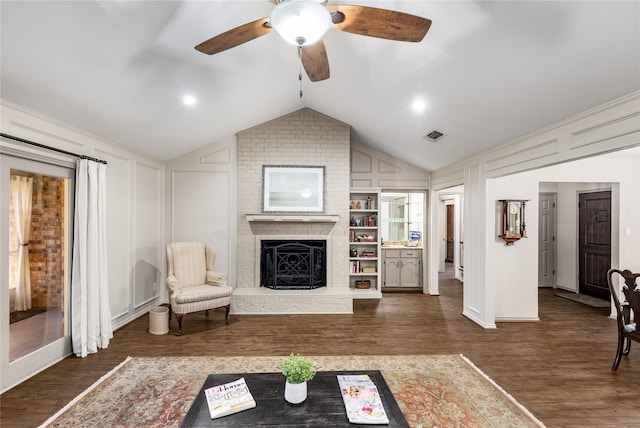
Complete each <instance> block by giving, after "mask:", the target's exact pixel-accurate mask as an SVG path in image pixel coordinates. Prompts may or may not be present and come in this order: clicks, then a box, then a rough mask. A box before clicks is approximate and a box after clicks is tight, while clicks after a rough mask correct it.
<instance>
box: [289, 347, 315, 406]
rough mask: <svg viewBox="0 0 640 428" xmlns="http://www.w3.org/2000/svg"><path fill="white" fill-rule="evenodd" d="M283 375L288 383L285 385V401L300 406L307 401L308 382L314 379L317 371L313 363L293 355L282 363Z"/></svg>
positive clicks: (298, 355)
mask: <svg viewBox="0 0 640 428" xmlns="http://www.w3.org/2000/svg"><path fill="white" fill-rule="evenodd" d="M282 374H283V375H284V376H285V377H286V379H287V381H286V383H285V385H284V399H285V400H287V401H288V402H289V403H291V404H299V403H302V402H303V401H304V400H306V399H307V381H309V380H311V379H313V376H314V375H315V374H316V370H315V368H314V367H313V361H311V360H310V359H308V358H304V357H301V356H300V354H296V355H294V354H293V353H291V355H289V356H288V357H287V358H285V359H284V360H283V361H282Z"/></svg>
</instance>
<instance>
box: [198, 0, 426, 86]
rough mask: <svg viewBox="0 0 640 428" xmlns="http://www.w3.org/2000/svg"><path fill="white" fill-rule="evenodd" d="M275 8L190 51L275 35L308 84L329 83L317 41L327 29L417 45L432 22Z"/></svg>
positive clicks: (304, 4) (314, 1)
mask: <svg viewBox="0 0 640 428" xmlns="http://www.w3.org/2000/svg"><path fill="white" fill-rule="evenodd" d="M269 1H270V2H271V3H274V4H275V5H276V6H275V7H274V8H273V11H272V12H271V15H270V16H268V17H265V18H261V19H257V20H255V21H253V22H249V23H246V24H244V25H241V26H239V27H235V28H232V29H231V30H229V31H226V32H224V33H222V34H219V35H217V36H215V37H212V38H210V39H209V40H206V41H204V42H202V43H200V44H199V45H197V46H196V47H195V48H196V49H197V50H198V51H200V52H202V53H205V54H208V55H213V54H217V53H219V52H222V51H225V50H227V49H231V48H233V47H236V46H238V45H241V44H243V43H246V42H248V41H251V40H253V39H257V38H258V37H261V36H264V35H265V34H268V33H270V32H271V31H272V30H275V31H276V32H277V33H278V34H279V35H280V36H282V38H284V39H285V40H286V41H288V42H290V43H292V44H294V45H296V46H297V47H298V55H299V56H300V60H301V62H302V65H303V66H304V69H305V71H306V72H307V75H308V76H309V80H311V81H312V82H318V81H321V80H326V79H328V78H329V75H330V73H329V59H328V58H327V51H326V49H325V46H324V42H323V41H322V36H323V35H324V34H325V33H326V32H327V31H328V30H329V28H334V29H336V30H341V31H346V32H348V33H353V34H360V35H362V36H370V37H377V38H381V39H388V40H397V41H403V42H419V41H421V40H422V39H423V38H424V36H425V35H426V34H427V31H429V27H430V26H431V20H429V19H426V18H421V17H419V16H415V15H410V14H407V13H403V12H396V11H393V10H388V9H378V8H374V7H368V6H354V5H344V4H329V5H328V4H327V2H328V0H269Z"/></svg>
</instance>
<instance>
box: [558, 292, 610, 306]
mask: <svg viewBox="0 0 640 428" xmlns="http://www.w3.org/2000/svg"><path fill="white" fill-rule="evenodd" d="M554 294H555V295H556V296H558V297H562V298H563V299H567V300H573V301H574V302H578V303H582V304H584V305H588V306H591V307H594V308H608V307H610V306H611V303H609V302H608V301H607V300H604V299H599V298H597V297H593V296H588V295H586V294H578V293H573V292H571V291H556V292H555V293H554Z"/></svg>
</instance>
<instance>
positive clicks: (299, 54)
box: [298, 45, 302, 99]
mask: <svg viewBox="0 0 640 428" xmlns="http://www.w3.org/2000/svg"><path fill="white" fill-rule="evenodd" d="M298 59H299V60H300V69H299V71H298V80H299V81H300V99H302V46H301V45H300V46H298Z"/></svg>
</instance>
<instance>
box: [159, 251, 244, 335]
mask: <svg viewBox="0 0 640 428" xmlns="http://www.w3.org/2000/svg"><path fill="white" fill-rule="evenodd" d="M215 259H216V250H215V249H214V248H213V247H212V246H211V245H208V244H205V243H202V242H172V243H170V244H168V245H167V287H168V288H169V301H170V306H169V318H171V313H172V312H173V313H175V314H176V319H177V320H178V336H180V335H181V334H182V317H183V316H184V315H186V314H189V313H192V312H198V311H206V312H207V315H208V314H209V309H215V308H222V307H224V308H225V310H226V313H225V322H226V323H227V324H229V310H230V308H231V293H232V292H233V289H232V288H231V287H229V283H228V279H227V275H226V274H224V273H219V272H214V271H213V262H214V261H215Z"/></svg>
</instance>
